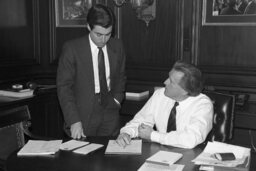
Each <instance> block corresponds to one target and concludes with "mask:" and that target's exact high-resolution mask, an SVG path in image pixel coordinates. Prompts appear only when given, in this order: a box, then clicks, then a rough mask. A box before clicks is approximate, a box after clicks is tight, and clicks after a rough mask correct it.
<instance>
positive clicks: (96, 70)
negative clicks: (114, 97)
mask: <svg viewBox="0 0 256 171" xmlns="http://www.w3.org/2000/svg"><path fill="white" fill-rule="evenodd" d="M89 40H90V46H91V52H92V63H93V74H94V85H95V93H99V92H100V81H99V68H98V53H99V49H98V47H97V46H96V45H95V44H94V43H93V41H92V39H91V37H90V36H89ZM102 51H103V53H104V60H105V69H106V79H107V85H108V90H110V68H109V60H108V53H107V47H106V46H104V47H102Z"/></svg>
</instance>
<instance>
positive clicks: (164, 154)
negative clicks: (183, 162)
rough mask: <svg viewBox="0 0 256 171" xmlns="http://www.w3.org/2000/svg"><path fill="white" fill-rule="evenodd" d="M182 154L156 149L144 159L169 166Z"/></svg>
mask: <svg viewBox="0 0 256 171" xmlns="http://www.w3.org/2000/svg"><path fill="white" fill-rule="evenodd" d="M182 156H183V154H181V153H175V152H170V151H158V152H157V153H155V154H154V155H152V156H151V157H149V158H148V159H146V162H148V163H153V164H160V165H166V166H169V165H172V164H173V163H175V162H176V161H178V160H179V159H180V158H182Z"/></svg>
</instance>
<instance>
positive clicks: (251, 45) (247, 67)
mask: <svg viewBox="0 0 256 171" xmlns="http://www.w3.org/2000/svg"><path fill="white" fill-rule="evenodd" d="M190 7H193V8H192V10H191V11H190V13H189V14H186V15H187V16H186V17H185V19H186V21H185V22H190V23H191V24H190V25H188V26H187V28H185V30H186V29H187V30H190V32H191V35H190V37H189V39H191V43H192V44H191V52H194V53H191V54H192V56H191V57H192V61H194V63H195V64H197V65H198V66H199V67H200V68H202V70H203V72H204V73H205V76H206V83H207V84H208V85H215V86H226V87H237V89H238V90H239V88H256V72H255V71H256V60H255V59H256V51H255V44H256V27H255V26H202V24H201V23H202V22H201V20H202V0H200V1H194V2H188V3H186V4H185V6H184V8H185V9H187V8H190Z"/></svg>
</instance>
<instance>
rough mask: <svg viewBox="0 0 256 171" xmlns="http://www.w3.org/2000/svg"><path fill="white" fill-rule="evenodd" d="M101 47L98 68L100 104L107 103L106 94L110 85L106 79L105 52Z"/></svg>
mask: <svg viewBox="0 0 256 171" xmlns="http://www.w3.org/2000/svg"><path fill="white" fill-rule="evenodd" d="M98 48H99V53H98V68H99V81H100V104H102V105H105V104H106V95H107V93H108V86H107V80H106V71H105V60H104V53H103V51H102V48H101V47H98Z"/></svg>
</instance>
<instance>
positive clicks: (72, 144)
mask: <svg viewBox="0 0 256 171" xmlns="http://www.w3.org/2000/svg"><path fill="white" fill-rule="evenodd" d="M87 144H89V142H86V141H77V140H70V141H67V142H65V143H62V144H61V146H60V149H61V150H67V151H70V150H74V149H77V148H80V147H83V146H85V145H87Z"/></svg>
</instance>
